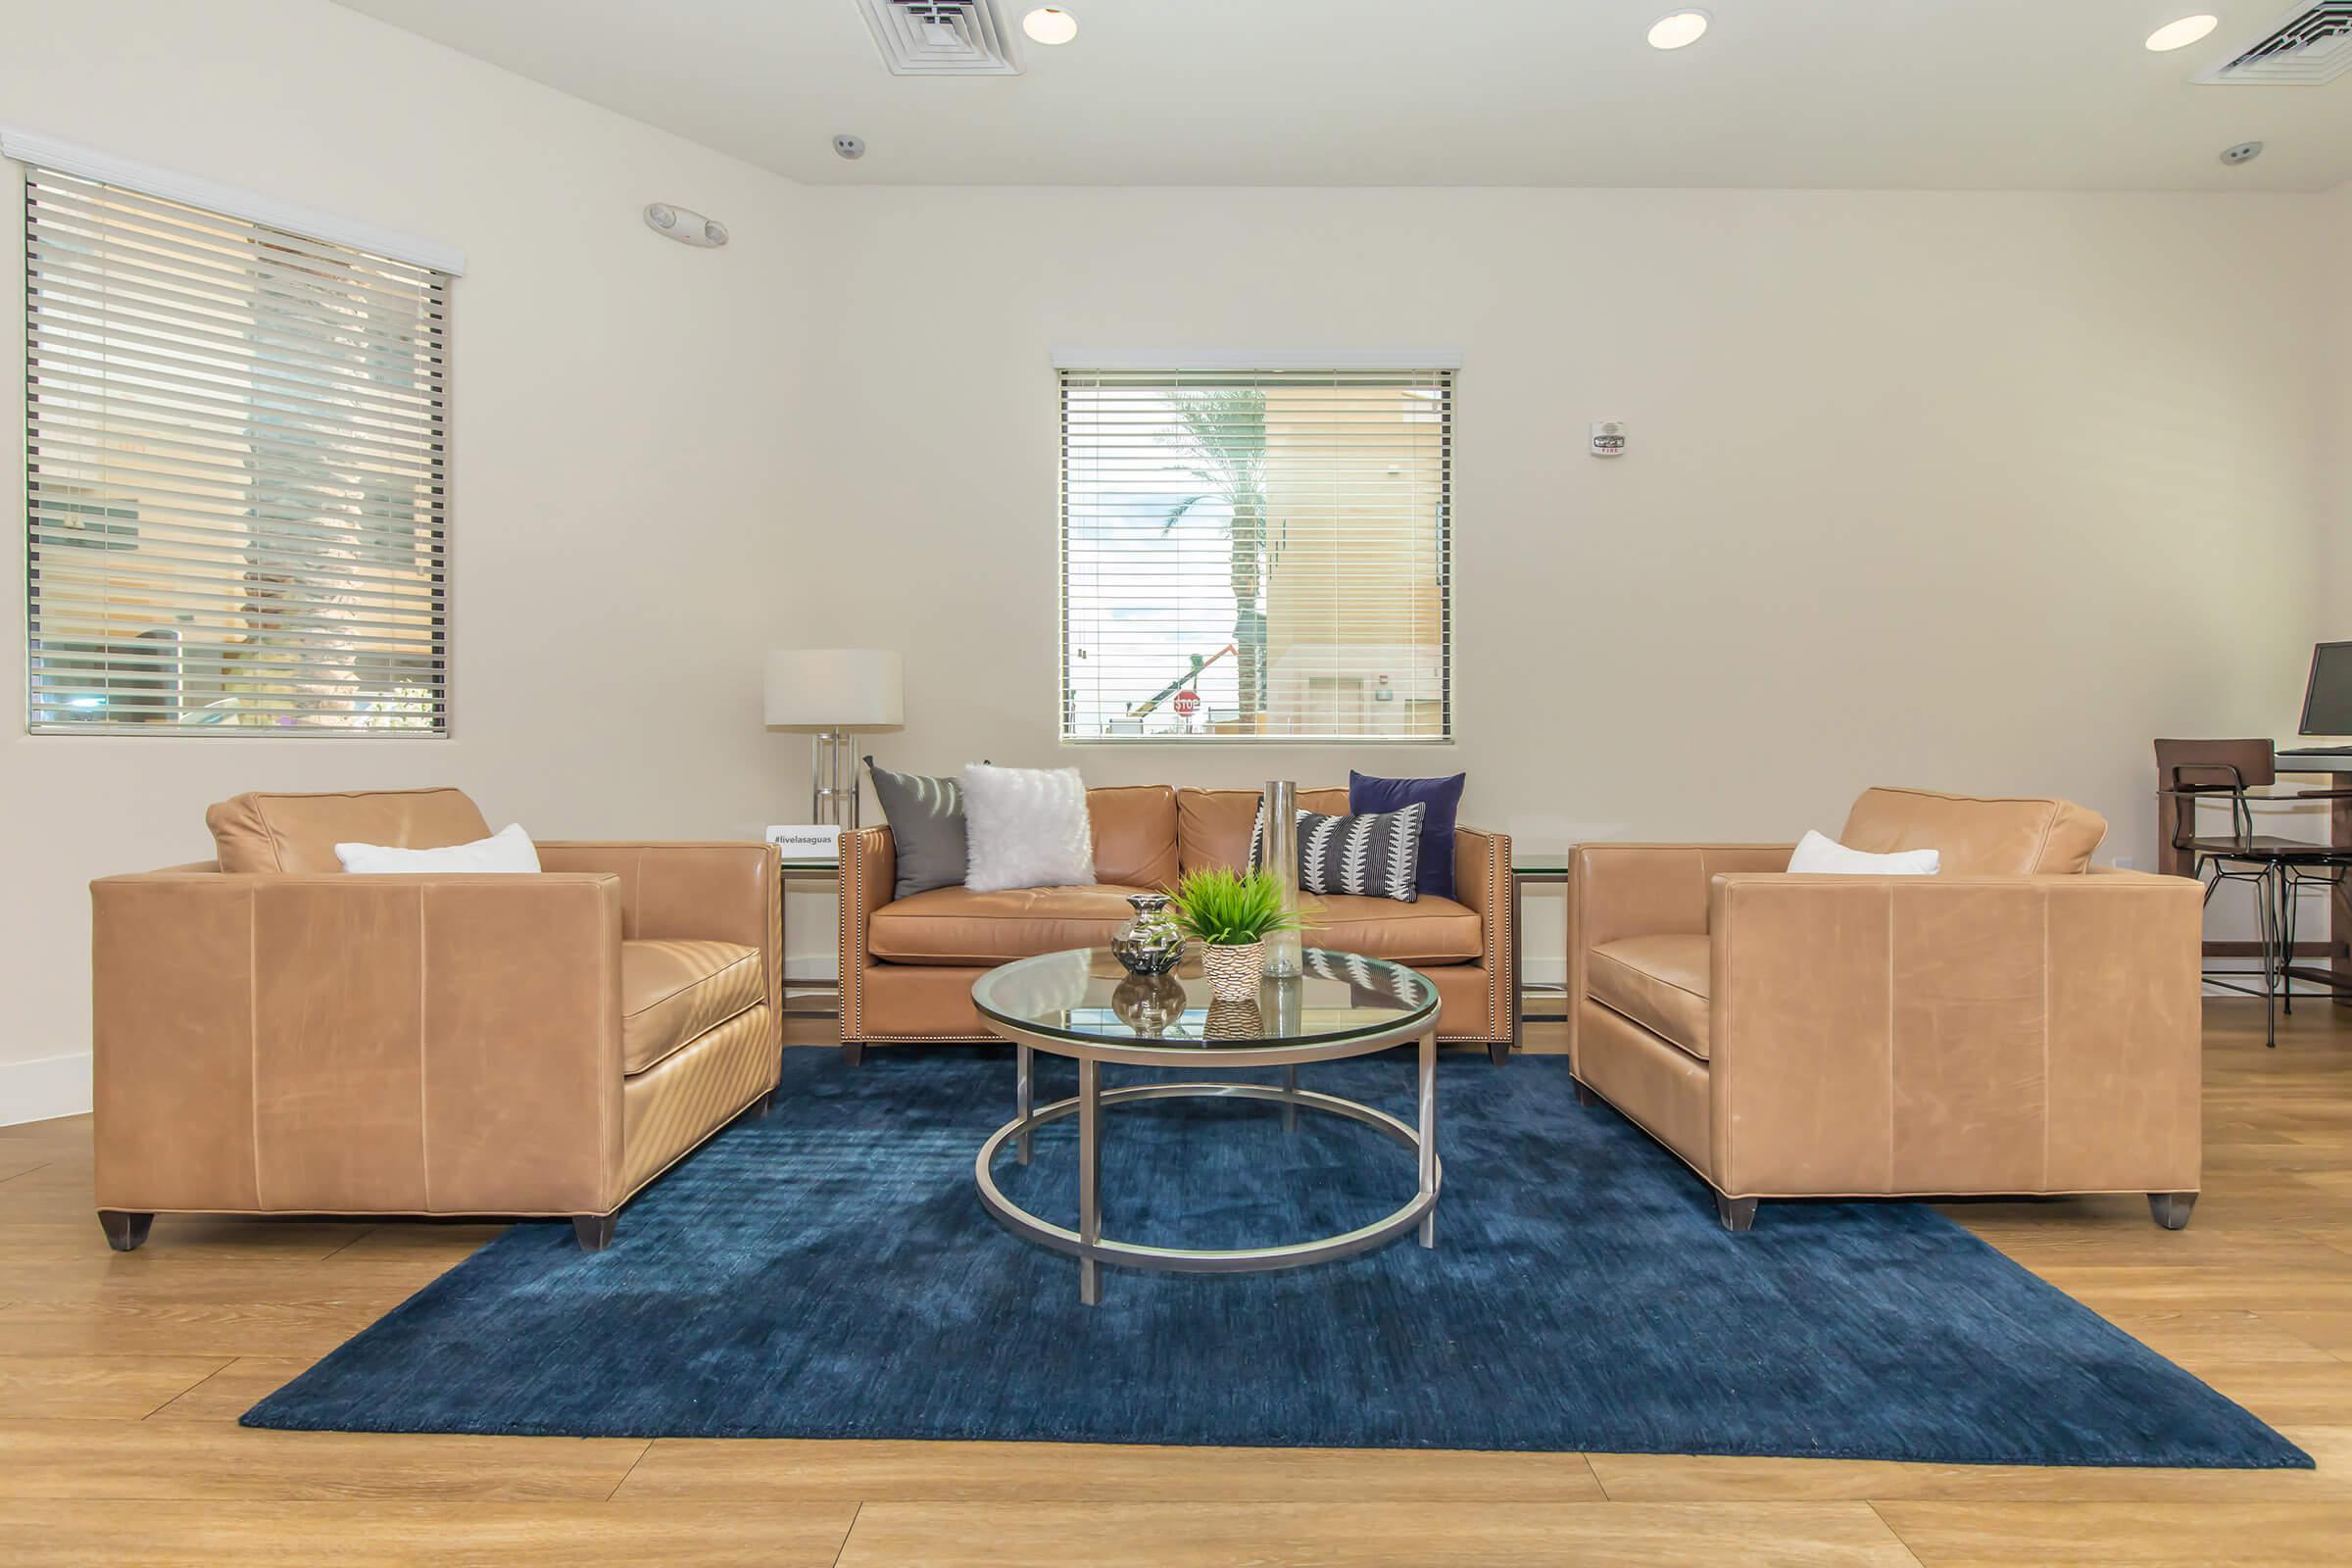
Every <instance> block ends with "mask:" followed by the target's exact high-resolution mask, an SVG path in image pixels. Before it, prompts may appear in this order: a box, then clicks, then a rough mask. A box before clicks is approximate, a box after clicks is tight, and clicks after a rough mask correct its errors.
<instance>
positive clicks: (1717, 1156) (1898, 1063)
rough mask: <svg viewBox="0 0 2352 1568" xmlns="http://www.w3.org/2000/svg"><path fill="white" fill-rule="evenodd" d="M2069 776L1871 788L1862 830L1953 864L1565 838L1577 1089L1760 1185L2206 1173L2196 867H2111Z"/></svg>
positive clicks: (2166, 1200)
mask: <svg viewBox="0 0 2352 1568" xmlns="http://www.w3.org/2000/svg"><path fill="white" fill-rule="evenodd" d="M2105 829H2106V823H2105V822H2104V821H2103V820H2102V819H2100V818H2099V817H2098V815H2097V814H2096V813H2095V812H2090V811H2085V810H2083V809H2082V808H2080V807H2075V806H2071V805H2069V804H2067V803H2066V802H2063V801H2048V800H2042V801H1986V800H1972V799H1969V798H1966V797H1959V796H1943V795H1934V794H1930V793H1928V792H1925V791H1918V790H1871V791H1869V792H1867V793H1865V794H1864V795H1863V796H1862V798H1861V799H1860V800H1859V801H1857V802H1856V803H1855V806H1854V810H1853V814H1852V816H1851V817H1849V819H1848V821H1847V823H1846V827H1845V830H1844V832H1843V833H1842V834H1841V835H1840V836H1841V839H1842V841H1843V842H1844V843H1846V844H1847V845H1849V846H1851V847H1853V848H1856V849H1862V850H1869V851H1872V852H1874V853H1887V852H1891V851H1895V850H1906V849H1923V848H1934V849H1936V850H1938V851H1939V852H1940V853H1941V854H1942V857H1943V865H1944V870H1943V872H1942V874H1940V875H1937V876H1932V877H1915V876H1794V875H1790V874H1789V872H1788V870H1787V869H1786V868H1787V866H1788V863H1789V853H1790V847H1789V846H1788V845H1777V844H1776V845H1739V844H1716V845H1691V844H1685V845H1661V844H1591V845H1585V846H1582V847H1580V848H1579V849H1577V850H1576V852H1575V853H1574V855H1573V856H1572V857H1571V859H1570V865H1569V883H1570V889H1569V936H1568V986H1569V997H1570V1001H1571V1006H1570V1008H1569V1013H1570V1024H1569V1039H1570V1051H1571V1053H1572V1056H1573V1067H1574V1070H1575V1074H1576V1079H1577V1084H1578V1098H1579V1099H1580V1100H1588V1101H1589V1100H1590V1099H1593V1098H1598V1099H1601V1100H1605V1101H1607V1102H1608V1103H1610V1104H1612V1105H1614V1106H1616V1107H1617V1109H1619V1110H1620V1111H1622V1112H1624V1113H1625V1114H1626V1115H1627V1116H1629V1117H1630V1118H1632V1119H1633V1120H1634V1121H1635V1122H1637V1123H1639V1124H1640V1125H1641V1126H1642V1127H1643V1128H1644V1129H1646V1130H1647V1131H1648V1132H1649V1133H1650V1134H1651V1136H1653V1137H1655V1138H1656V1139H1657V1140H1658V1141H1659V1142H1660V1143H1662V1144H1664V1145H1665V1146H1666V1147H1667V1148H1668V1149H1670V1150H1672V1151H1673V1152H1675V1153H1677V1154H1678V1155H1680V1156H1681V1157H1682V1158H1683V1160H1684V1161H1685V1162H1686V1163H1688V1164H1689V1165H1690V1166H1691V1169H1692V1170H1694V1171H1696V1172H1697V1173H1698V1174H1699V1175H1700V1176H1701V1177H1702V1178H1704V1179H1705V1180H1706V1181H1707V1182H1708V1183H1709V1185H1711V1186H1712V1187H1713V1188H1714V1189H1715V1193H1716V1201H1717V1207H1718V1212H1719V1213H1720V1215H1721V1217H1722V1220H1723V1223H1724V1225H1725V1226H1726V1227H1727V1228H1728V1229H1731V1230H1735V1231H1738V1230H1745V1229H1747V1227H1748V1225H1749V1224H1750V1223H1751V1222H1752V1221H1753V1218H1754V1215H1755V1209H1756V1203H1757V1201H1758V1200H1759V1199H1767V1198H1771V1199H1782V1198H1845V1197H1897V1196H1900V1197H1932V1196H1962V1195H2023V1194H2061V1193H2117V1192H2137V1193H2145V1194H2147V1195H2148V1197H2149V1201H2150V1205H2151V1207H2152V1209H2153V1211H2154V1213H2155V1216H2156V1219H2157V1220H2158V1222H2159V1223H2161V1224H2163V1225H2165V1226H2167V1227H2168V1228H2172V1229H2179V1228H2180V1226H2182V1225H2185V1224H2186V1223H2187V1222H2188V1214H2189V1210H2190V1208H2191V1206H2193V1204H2194V1203H2195V1201H2196V1195H2197V1189H2198V1184H2199V1180H2200V1170H2201V1165H2200V1142H2201V1140H2200V1126H2199V1106H2200V1102H2199V1091H2200V1069H2201V1040H2200V1036H2199V1007H2200V1003H2199V996H2200V985H2199V979H2198V967H2199V961H2200V958H2199V952H2200V948H2199V944H2200V942H2201V933H2200V929H2199V925H2200V919H2201V909H2202V896H2201V890H2200V889H2199V888H2198V886H2197V884H2195V883H2194V882H2191V881H2188V880H2186V879H2184V878H2180V877H2166V876H2147V875H2141V874H2135V873H2132V872H2129V871H2116V870H2109V869H2101V868H2094V867H2092V866H2091V865H2090V863H2089V861H2090V855H2091V852H2092V850H2093V849H2094V848H2096V846H2097V844H2098V842H2099V839H2100V837H2101V836H2102V835H2103V834H2104V832H2105Z"/></svg>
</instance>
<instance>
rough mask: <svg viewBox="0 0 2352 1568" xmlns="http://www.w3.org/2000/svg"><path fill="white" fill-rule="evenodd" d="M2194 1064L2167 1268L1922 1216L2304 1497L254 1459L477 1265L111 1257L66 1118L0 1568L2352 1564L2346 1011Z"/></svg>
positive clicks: (22, 1319)
mask: <svg viewBox="0 0 2352 1568" xmlns="http://www.w3.org/2000/svg"><path fill="white" fill-rule="evenodd" d="M2206 1024H2207V1027H2206V1040H2207V1051H2206V1096H2205V1106H2206V1110H2205V1136H2206V1152H2207V1159H2206V1190H2205V1197H2204V1199H2203V1201H2201V1202H2200V1203H2199V1205H2198V1208H2197V1212H2196V1218H2195V1221H2194V1223H2193V1224H2192V1225H2191V1226H2190V1227H2189V1229H2187V1230H2186V1231H2182V1232H2179V1233H2167V1232H2165V1231H2161V1230H2159V1229H2157V1228H2156V1227H2155V1226H2154V1225H2152V1224H2150V1223H2149V1222H2148V1217H2147V1211H2146V1208H2145V1205H2144V1204H2143V1203H2142V1202H2141V1201H2140V1200H2138V1199H2129V1200H2125V1199H2113V1200H2107V1199H2102V1200H2094V1201H2060V1202H2040V1203H2010V1204H1999V1203H1984V1204H1966V1205H1955V1206H1954V1207H1953V1208H1952V1209H1951V1210H1950V1212H1951V1213H1952V1214H1953V1215H1954V1216H1955V1217H1956V1218H1958V1219H1959V1220H1961V1221H1962V1222H1963V1223H1964V1224H1966V1225H1968V1226H1969V1227H1970V1228H1971V1229H1973V1230H1975V1231H1976V1232H1977V1233H1978V1234H1980V1235H1982V1236H1984V1237H1985V1239H1986V1240H1988V1241H1990V1242H1991V1243H1993V1244H1994V1245H1995V1246H1997V1247H1999V1248H2001V1249H2002V1250H2004V1251H2006V1252H2007V1253H2009V1255H2011V1256H2012V1257H2014V1258H2016V1259H2017V1260H2018V1261H2019V1262H2021V1263H2022V1264H2024V1265H2025V1266H2026V1267H2028V1268H2031V1269H2033V1270H2034V1271H2035V1272H2036V1273H2038V1274H2040V1275H2042V1276H2043V1277H2044V1278H2046V1279H2048V1280H2050V1281H2052V1282H2053V1283H2055V1284H2057V1285H2058V1286H2060V1287H2061V1288H2063V1289H2065V1290H2066V1291H2068V1292H2070V1293H2071V1294H2073V1295H2074V1296H2076V1297H2077V1298H2078V1299H2082V1301H2085V1302H2087V1303H2088V1304H2089V1305H2091V1306H2092V1307H2094V1308H2096V1309H2097V1310H2099V1311H2101V1312H2104V1313H2106V1314H2107V1315H2108V1316H2109V1317H2111V1318H2113V1319H2114V1320H2115V1321H2116V1322H2117V1323H2119V1324H2120V1325H2122V1326H2123V1327H2124V1328H2125V1329H2127V1330H2129V1331H2130V1332H2131V1333H2132V1334H2134V1335H2137V1336H2138V1337H2139V1338H2141V1339H2142V1340H2144V1341H2146V1342H2147V1343H2148V1344H2149V1345H2151V1346H2153V1347H2154V1348H2157V1349H2158V1350H2160V1351H2162V1352H2163V1353H2164V1354H2166V1355H2169V1356H2171V1357H2172V1358H2173V1359H2175V1360H2177V1361H2179V1362H2180V1364H2182V1365H2183V1366H2186V1367H2187V1368H2188V1369H2189V1370H2190V1371H2192V1372H2195V1373H2196V1374H2197V1375H2199V1376H2200V1377H2203V1378H2204V1379H2206V1380H2207V1381H2208V1382H2210V1383H2212V1384H2213V1385H2214V1386H2215V1387H2217V1388H2219V1389H2220V1390H2221V1391H2222V1392H2223V1393H2225V1394H2228V1395H2229V1396H2230V1397H2233V1398H2235V1399H2237V1400H2239V1401H2240V1402H2242V1403H2244V1404H2245V1405H2247V1406H2248V1407H2249V1408H2251V1409H2252V1410H2253V1411H2254V1412H2255V1413H2256V1414H2258V1415H2260V1416H2262V1417H2263V1418H2264V1419H2266V1420H2268V1421H2270V1422H2271V1423H2273V1424H2274V1425H2276V1426H2278V1427H2279V1428H2280V1429H2281V1430H2283V1431H2284V1432H2286V1433H2287V1435H2288V1436H2290V1437H2292V1438H2293V1439H2294V1440H2295V1441H2296V1442H2298V1443H2300V1444H2301V1445H2302V1446H2304V1447H2305V1448H2307V1449H2309V1450H2310V1451H2311V1452H2312V1453H2313V1454H2314V1455H2315V1456H2316V1457H2317V1458H2318V1460H2319V1463H2320V1468H2319V1469H2318V1470H2317V1471H2316V1472H2310V1473H2259V1474H2256V1473H2227V1472H2185V1473H2184V1472H2180V1471H2145V1470H2140V1471H2131V1470H2032V1469H1984V1468H1972V1467H1966V1466H1935V1465H1897V1464H1860V1463H1836V1462H1822V1461H1808V1460H1789V1459H1720V1458H1703V1457H1674V1456H1659V1455H1638V1454H1455V1453H1397V1452H1341V1451H1318V1450H1304V1451H1273V1452H1267V1451H1250V1450H1230V1449H1210V1448H1149V1447H1076V1446H1055V1445H1039V1444H915V1443H800V1442H775V1443H752V1442H702V1441H678V1440H662V1441H657V1442H651V1443H648V1442H644V1441H638V1440H619V1439H596V1440H567V1439H529V1438H515V1439H508V1438H439V1437H367V1436H355V1435H344V1434H314V1433H278V1432H248V1431H245V1430H243V1429H242V1428H239V1427H238V1426H237V1425H236V1424H235V1422H236V1418H237V1416H238V1414H239V1413H241V1412H242V1411H243V1410H244V1409H245V1408H246V1407H247V1406H249V1405H250V1404H252V1403H253V1401H254V1400H256V1399H257V1398H259V1397H261V1396H263V1395H264V1394H266V1393H268V1392H269V1391H270V1390H271V1389H273V1388H275V1387H277V1386H278V1385H279V1384H281V1383H283V1382H285V1381H286V1380H287V1379H288V1378H290V1377H292V1376H294V1375H295V1374H296V1373H297V1372H299V1371H301V1370H302V1369H303V1368H304V1367H306V1366H308V1365H309V1364H310V1363H311V1362H312V1361H314V1360H316V1359H317V1358H318V1357H319V1356H320V1355H323V1354H324V1353H325V1352H326V1351H327V1350H329V1349H331V1348H333V1347H334V1346H335V1345H337V1344H338V1343H340V1342H341V1341H342V1340H344V1339H346V1338H348V1337H349V1336H350V1335H352V1334H354V1333H356V1332H357V1331H358V1330H359V1329H361V1328H362V1327H364V1326H365V1325H367V1324H368V1322H370V1321H372V1320H373V1319H374V1318H376V1317H378V1316H380V1315H381V1314H382V1313H384V1312H386V1311H388V1310H389V1309H390V1308H391V1307H393V1306H394V1305H396V1304H397V1303H398V1302H399V1301H400V1300H401V1299H403V1298H404V1297H406V1296H408V1295H409V1294H410V1293H411V1292H413V1291H415V1290H416V1289H417V1287H419V1286H421V1285H422V1284H424V1283H425V1282H426V1281H427V1280H430V1279H431V1278H433V1276H435V1275H436V1274H438V1273H440V1272H441V1271H442V1270H444V1269H446V1268H448V1267H450V1266H451V1265H452V1264H454V1263H456V1262H457V1261H459V1260H460V1259H461V1258H463V1257H465V1256H466V1254H467V1253H468V1252H470V1251H471V1250H473V1249H474V1248H476V1247H478V1246H480V1245H481V1244H482V1243H483V1242H484V1241H486V1240H488V1239H489V1238H490V1237H492V1236H494V1235H496V1234H497V1228H496V1227H495V1226H479V1225H366V1224H314V1223H294V1222H288V1223H280V1224H269V1223H251V1222H235V1221H226V1220H190V1219H172V1218H165V1219H160V1220H158V1221H157V1222H156V1227H155V1236H154V1240H153V1241H152V1242H150V1243H149V1244H148V1246H147V1247H146V1249H144V1250H141V1251H138V1252H133V1253H128V1254H123V1255H117V1254H115V1253H112V1252H109V1251H108V1250H106V1247H105V1244H104V1241H103V1240H102V1239H101V1237H100V1236H99V1233H98V1227H97V1225H96V1223H95V1221H94V1220H93V1219H92V1217H91V1203H90V1147H89V1136H90V1135H89V1123H88V1119H87V1118H83V1117H77V1118H73V1119H70V1120H64V1121H54V1122H41V1123H35V1124H32V1125H28V1126H22V1127H9V1128H0V1562H5V1563H10V1564H27V1565H29V1564H49V1563H137V1564H157V1565H167V1564H176V1563H236V1564H274V1563H303V1564H320V1563H351V1564H377V1563H409V1562H418V1563H423V1562H432V1563H440V1564H450V1563H477V1562H531V1563H556V1564H570V1563H581V1564H586V1563H638V1562H647V1561H667V1562H673V1563H735V1562H742V1563H760V1564H764V1565H780V1568H793V1565H798V1564H810V1565H829V1564H837V1565H841V1568H849V1565H852V1564H856V1565H860V1568H864V1565H889V1568H907V1565H917V1564H938V1565H949V1564H964V1563H971V1564H987V1565H989V1568H1007V1565H1017V1564H1025V1563H1042V1564H1053V1565H1054V1568H1078V1565H1105V1568H1108V1565H1125V1564H1134V1565H1138V1568H1141V1565H1146V1564H1152V1565H1162V1564H1164V1565H1192V1564H1202V1565H1205V1564H1228V1563H1249V1564H1261V1565H1280V1564H1300V1565H1306V1564H1314V1565H1334V1568H1338V1565H1369V1564H1416V1565H1417V1564H1431V1563H1480V1564H1546V1565H1548V1564H1557V1563H1579V1564H1659V1563H1711V1562H1720V1563H1736V1564H1742V1565H1761V1564H1790V1565H1799V1564H1801V1565H1812V1568H1826V1565H1833V1564H1837V1565H1844V1564H1853V1565H1864V1564H1870V1565H1877V1564H1888V1565H1918V1564H1928V1565H1935V1568H1959V1565H1991V1564H2020V1565H2023V1564H2053V1563H2068V1564H2091V1563H2096V1564H2107V1565H2117V1564H2159V1563H2163V1564H2176V1563H2179V1564H2185V1563H2233V1564H2289V1563H2295V1564H2301V1563H2343V1562H2347V1561H2352V1010H2345V1009H2337V1008H2331V1007H2328V1006H2327V1005H2325V1004H2322V1003H2316V1002H2315V1003H2312V1004H2310V1005H2307V1006H2305V1007H2303V1008H2302V1009H2301V1010H2300V1011H2299V1012H2298V1015H2297V1016H2296V1017H2295V1018H2294V1019H2293V1020H2292V1022H2291V1024H2289V1026H2288V1027H2287V1028H2285V1029H2284V1031H2283V1032H2282V1033H2281V1036H2280V1043H2279V1047H2278V1050H2277V1051H2275V1052H2274V1051H2266V1050H2264V1049H2263V1046H2262V1037H2261V1033H2260V1024H2261V1018H2260V1008H2259V1005H2253V1004H2245V1003H2236V1002H2215V1003H2212V1004H2210V1005H2208V1009H2207V1017H2206ZM794 1027H795V1030H796V1033H797V1034H798V1035H799V1036H801V1037H804V1038H808V1039H811V1040H813V1039H816V1038H820V1036H818V1035H817V1034H816V1033H814V1030H815V1029H816V1028H818V1027H821V1026H812V1025H808V1024H796V1025H795V1026H794ZM1529 1044H1530V1046H1531V1048H1532V1049H1536V1050H1558V1049H1560V1047H1561V1044H1562V1041H1561V1038H1560V1033H1559V1029H1558V1026H1556V1025H1546V1026H1537V1027H1536V1028H1534V1029H1532V1030H1531V1039H1530V1042H1529ZM1763 1223H1767V1224H1769V1223H1770V1215H1769V1213H1767V1215H1766V1216H1765V1219H1764V1221H1763Z"/></svg>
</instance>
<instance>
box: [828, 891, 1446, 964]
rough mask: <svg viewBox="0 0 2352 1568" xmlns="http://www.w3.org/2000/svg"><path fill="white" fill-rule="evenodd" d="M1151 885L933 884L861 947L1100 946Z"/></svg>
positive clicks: (913, 959)
mask: <svg viewBox="0 0 2352 1568" xmlns="http://www.w3.org/2000/svg"><path fill="white" fill-rule="evenodd" d="M1155 891H1157V890H1156V889H1152V888H1145V887H1133V886H1130V885H1128V884H1125V883H1097V884H1095V885H1094V886H1093V887H1069V888H1005V889H1003V890H1000V891H997V892H990V893H975V892H973V891H972V890H971V889H970V888H964V887H955V888H933V889H932V890H931V891H930V892H928V893H917V894H915V895H914V896H913V897H911V898H905V899H895V900H893V901H892V902H890V903H888V904H885V905H884V906H882V907H880V908H878V909H876V910H875V911H874V912H873V913H872V915H871V916H869V917H868V919H867V922H866V952H867V953H868V954H869V955H870V956H873V957H874V958H875V959H877V960H879V961H880V962H883V963H929V964H967V965H968V964H999V963H1004V962H1005V961H1007V960H1008V959H1012V958H1026V957H1029V956H1032V955H1033V954H1039V953H1054V952H1057V951H1059V950H1060V949H1063V948H1099V947H1102V946H1103V945H1104V944H1105V943H1107V942H1109V941H1110V934H1111V932H1113V931H1115V930H1117V929H1118V927H1119V925H1120V923H1121V922H1122V921H1125V920H1127V919H1129V918H1131V917H1132V916H1133V915H1134V913H1135V910H1134V908H1133V907H1131V906H1130V905H1129V904H1128V903H1127V898H1128V895H1130V894H1134V893H1151V892H1155ZM1400 907H1401V906H1400Z"/></svg>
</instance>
